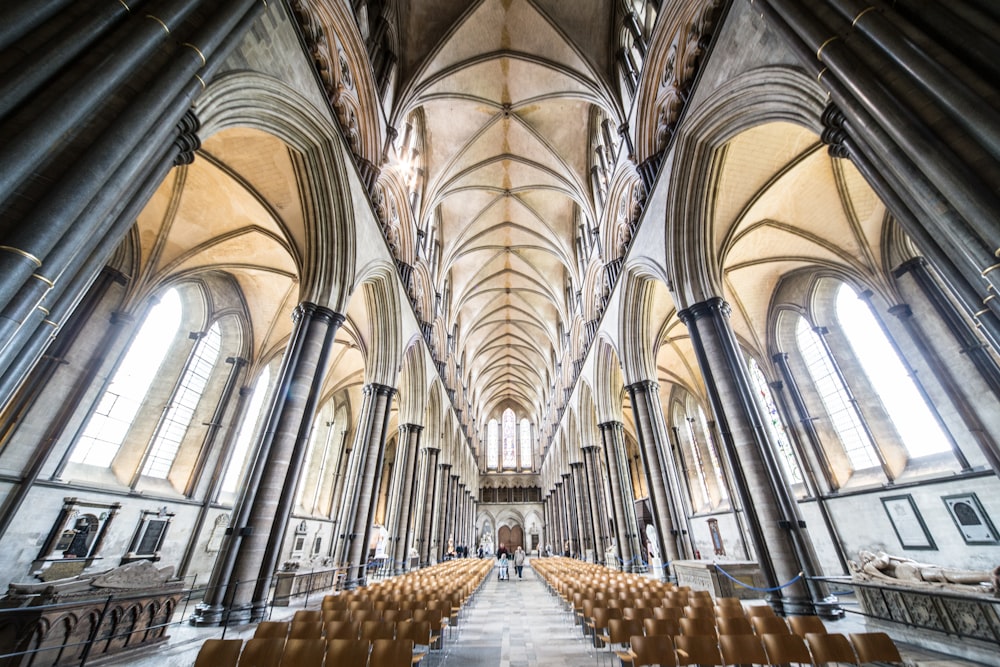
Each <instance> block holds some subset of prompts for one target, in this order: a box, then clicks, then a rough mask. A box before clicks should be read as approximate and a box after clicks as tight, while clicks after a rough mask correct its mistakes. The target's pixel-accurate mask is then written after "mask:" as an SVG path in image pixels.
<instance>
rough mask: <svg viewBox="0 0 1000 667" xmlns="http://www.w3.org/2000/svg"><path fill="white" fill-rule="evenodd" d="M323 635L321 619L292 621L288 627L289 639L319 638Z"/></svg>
mask: <svg viewBox="0 0 1000 667" xmlns="http://www.w3.org/2000/svg"><path fill="white" fill-rule="evenodd" d="M322 636H323V621H316V622H313V621H292V626H291V627H290V628H289V629H288V638H289V639H320V638H321V637H322Z"/></svg>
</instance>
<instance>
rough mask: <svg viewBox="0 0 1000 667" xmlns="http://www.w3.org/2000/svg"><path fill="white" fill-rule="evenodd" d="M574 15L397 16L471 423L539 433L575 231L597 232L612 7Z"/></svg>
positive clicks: (418, 6) (422, 7)
mask: <svg viewBox="0 0 1000 667" xmlns="http://www.w3.org/2000/svg"><path fill="white" fill-rule="evenodd" d="M572 4H573V7H572V12H571V13H569V14H568V13H567V7H566V6H565V3H559V2H555V1H554V0H553V1H550V2H537V3H531V2H527V1H526V0H485V1H484V2H482V3H476V4H474V5H472V7H471V8H470V9H468V10H467V11H466V12H464V13H460V11H458V10H457V9H456V8H457V7H463V8H464V7H467V6H468V5H467V4H466V3H458V2H454V1H450V2H421V3H411V4H410V7H409V9H407V10H406V12H405V14H404V16H403V25H404V26H405V30H406V34H404V35H403V36H402V41H403V46H404V51H405V54H404V56H403V58H402V63H401V64H402V69H403V74H404V77H405V78H406V81H407V83H406V84H405V88H404V95H403V99H404V100H405V106H406V109H407V111H408V112H412V111H414V110H417V109H420V110H421V111H422V117H423V131H424V134H423V156H422V164H423V167H424V179H425V186H426V189H425V194H424V198H423V207H422V211H421V215H422V216H423V217H426V216H430V215H436V216H437V220H438V225H439V228H438V237H439V238H440V239H441V240H442V244H443V247H442V250H443V253H442V268H443V270H444V271H445V272H446V275H448V276H449V278H450V283H451V293H450V299H451V302H450V305H449V307H448V308H447V311H446V312H448V314H449V322H448V325H449V330H451V326H452V325H454V324H457V326H458V336H457V347H456V349H455V355H456V359H457V360H459V361H460V362H461V361H463V360H464V365H463V367H462V368H461V371H460V374H461V379H462V381H463V382H464V383H466V385H467V387H468V389H469V392H470V396H471V400H472V404H473V411H474V415H473V416H474V419H475V420H476V421H478V422H479V423H482V421H483V420H485V419H488V418H490V417H493V416H498V412H499V410H500V409H503V408H506V407H513V408H514V410H515V411H516V412H518V413H519V414H520V415H523V416H527V417H528V418H529V419H530V420H532V421H534V422H535V423H536V424H537V423H540V422H541V421H542V414H541V413H542V410H543V409H544V406H545V403H546V401H547V399H548V395H547V392H548V391H549V387H550V386H551V384H552V381H553V377H554V374H555V362H556V361H557V357H558V354H559V352H558V350H559V328H560V324H562V325H563V326H567V327H568V322H569V313H568V307H569V306H568V304H567V301H566V294H565V289H564V288H565V285H566V284H567V282H568V280H569V275H570V274H571V273H572V272H575V259H574V254H573V253H574V250H573V245H574V238H575V231H576V228H577V225H578V224H579V222H580V220H581V218H582V219H587V220H592V219H593V213H592V211H591V209H590V206H591V204H590V203H589V199H590V195H589V187H588V186H587V174H588V169H589V166H590V163H589V159H590V158H589V145H590V144H589V132H590V123H591V117H592V112H593V109H594V107H595V105H597V106H600V107H603V108H605V109H606V108H607V107H608V104H607V99H608V95H607V86H606V82H605V77H604V76H603V74H600V73H598V68H600V69H601V71H603V70H604V68H605V66H604V65H603V63H605V62H606V60H607V57H608V56H607V54H608V53H609V52H610V45H609V42H610V30H609V29H608V28H607V27H603V26H606V25H608V24H610V23H611V21H610V18H611V7H610V3H609V2H607V0H587V1H583V2H575V3H572ZM582 17H589V23H588V20H587V19H585V18H582ZM556 25H558V26H560V27H558V28H557V27H556ZM595 25H599V26H602V27H595ZM432 35H440V36H441V38H440V39H439V40H438V41H434V40H433V39H432V38H431V36H432Z"/></svg>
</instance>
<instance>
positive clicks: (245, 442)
mask: <svg viewBox="0 0 1000 667" xmlns="http://www.w3.org/2000/svg"><path fill="white" fill-rule="evenodd" d="M270 383H271V368H270V366H265V367H264V370H262V371H261V373H260V376H259V377H258V378H257V382H256V383H255V384H254V387H253V394H252V395H251V396H250V402H249V403H248V404H247V409H246V411H245V412H244V413H243V421H242V422H241V423H240V430H239V433H238V434H237V435H236V442H235V443H234V444H233V450H232V452H231V453H230V455H229V465H228V466H227V468H226V474H225V476H224V477H223V478H222V486H221V488H220V491H221V492H222V493H236V489H237V488H238V485H239V482H240V478H242V477H243V470H244V468H246V458H247V453H248V452H249V451H250V443H251V441H252V440H253V434H254V432H255V431H256V430H257V425H258V424H259V422H260V419H261V417H262V416H263V414H264V412H263V407H264V399H265V398H267V393H268V388H269V385H270Z"/></svg>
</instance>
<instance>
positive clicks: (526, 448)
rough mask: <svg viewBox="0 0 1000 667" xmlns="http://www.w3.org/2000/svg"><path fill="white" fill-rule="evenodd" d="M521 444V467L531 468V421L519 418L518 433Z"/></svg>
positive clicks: (524, 468)
mask: <svg viewBox="0 0 1000 667" xmlns="http://www.w3.org/2000/svg"><path fill="white" fill-rule="evenodd" d="M518 439H519V440H520V444H521V469H522V470H531V466H532V461H531V422H529V421H528V420H527V419H522V420H521V433H520V434H519V435H518Z"/></svg>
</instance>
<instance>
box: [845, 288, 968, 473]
mask: <svg viewBox="0 0 1000 667" xmlns="http://www.w3.org/2000/svg"><path fill="white" fill-rule="evenodd" d="M836 313H837V319H838V320H839V322H840V325H841V327H842V328H843V332H844V336H845V337H846V338H847V341H848V343H850V346H851V350H852V351H853V352H854V355H855V356H856V357H857V359H858V361H860V362H861V367H862V368H863V369H864V372H865V375H866V376H867V378H868V381H869V382H870V383H871V386H872V387H873V388H874V389H875V393H876V394H878V397H879V399H880V400H881V401H882V406H883V407H884V408H885V411H886V414H888V416H889V419H890V420H891V421H892V424H893V426H894V427H895V428H896V432H897V433H899V436H900V438H901V439H902V442H903V446H904V447H906V450H907V451H908V452H909V453H910V456H926V455H928V454H936V453H938V452H946V451H949V450H950V449H951V445H950V443H949V442H948V437H947V436H946V435H945V434H944V431H942V430H941V426H940V424H939V423H938V421H937V420H936V419H935V418H934V415H933V414H932V413H931V411H930V408H929V407H928V406H927V401H926V400H924V397H923V396H922V395H921V393H920V391H919V390H918V389H917V387H916V385H915V384H914V382H913V379H912V378H911V377H910V375H909V374H908V373H907V372H906V368H905V367H904V366H903V362H902V361H901V360H900V358H899V355H898V354H897V353H896V350H895V348H893V346H892V344H891V343H890V342H889V340H888V339H887V338H886V335H885V333H884V332H883V330H882V327H881V326H879V324H878V322H877V321H876V320H875V316H874V315H873V314H872V311H871V308H870V307H869V306H868V305H867V304H866V303H864V302H862V301H861V299H859V298H858V295H857V294H856V293H855V292H854V290H853V289H852V288H851V287H850V286H848V285H846V284H841V286H840V288H839V289H838V290H837V300H836Z"/></svg>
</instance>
